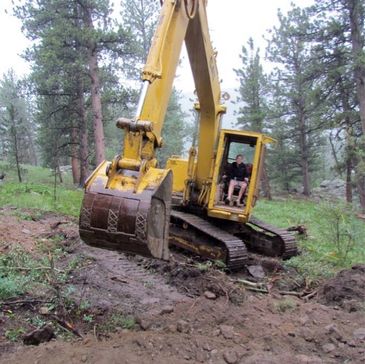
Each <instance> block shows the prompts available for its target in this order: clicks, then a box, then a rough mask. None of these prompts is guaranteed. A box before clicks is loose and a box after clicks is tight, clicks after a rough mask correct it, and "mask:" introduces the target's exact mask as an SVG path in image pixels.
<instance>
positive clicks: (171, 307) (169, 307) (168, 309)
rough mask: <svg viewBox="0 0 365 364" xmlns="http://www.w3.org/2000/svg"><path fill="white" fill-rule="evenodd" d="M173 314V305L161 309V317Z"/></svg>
mask: <svg viewBox="0 0 365 364" xmlns="http://www.w3.org/2000/svg"><path fill="white" fill-rule="evenodd" d="M172 312H174V306H171V305H168V306H163V307H162V308H161V311H160V315H165V314H168V313H172Z"/></svg>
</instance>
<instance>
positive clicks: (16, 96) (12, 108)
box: [0, 70, 36, 182]
mask: <svg viewBox="0 0 365 364" xmlns="http://www.w3.org/2000/svg"><path fill="white" fill-rule="evenodd" d="M33 129H34V124H33V122H32V116H31V115H30V113H29V106H28V104H27V99H26V97H25V95H24V84H23V83H22V82H21V81H20V80H17V78H16V76H15V73H14V71H13V70H10V71H9V72H8V73H7V74H5V75H4V77H3V79H2V80H1V81H0V138H1V140H2V149H3V150H2V153H3V155H4V156H6V157H7V160H8V161H9V162H10V163H15V166H16V170H17V173H18V180H19V182H22V168H21V163H33V164H34V162H35V159H36V156H35V150H34V142H33V139H32V131H33Z"/></svg>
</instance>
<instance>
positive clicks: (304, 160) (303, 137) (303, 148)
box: [299, 112, 310, 196]
mask: <svg viewBox="0 0 365 364" xmlns="http://www.w3.org/2000/svg"><path fill="white" fill-rule="evenodd" d="M299 146H300V159H301V160H300V163H301V169H302V181H303V182H302V183H303V195H304V196H309V195H310V182H309V162H308V146H307V134H306V130H305V117H304V113H303V112H300V114H299Z"/></svg>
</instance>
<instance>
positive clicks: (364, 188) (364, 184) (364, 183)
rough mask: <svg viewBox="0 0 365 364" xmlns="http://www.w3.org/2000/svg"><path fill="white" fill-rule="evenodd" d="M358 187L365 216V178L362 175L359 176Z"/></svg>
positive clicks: (357, 179)
mask: <svg viewBox="0 0 365 364" xmlns="http://www.w3.org/2000/svg"><path fill="white" fill-rule="evenodd" d="M356 187H357V192H358V193H359V199H360V206H361V211H362V213H364V214H365V177H364V175H363V174H361V173H359V174H358V175H357V178H356Z"/></svg>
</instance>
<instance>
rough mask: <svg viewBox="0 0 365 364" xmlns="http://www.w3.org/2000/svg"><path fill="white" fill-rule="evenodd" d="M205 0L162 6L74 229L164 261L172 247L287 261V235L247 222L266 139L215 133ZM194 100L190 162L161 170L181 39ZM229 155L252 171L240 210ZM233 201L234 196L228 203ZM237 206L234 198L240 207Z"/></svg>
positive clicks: (215, 92) (217, 106)
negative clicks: (136, 95) (130, 101)
mask: <svg viewBox="0 0 365 364" xmlns="http://www.w3.org/2000/svg"><path fill="white" fill-rule="evenodd" d="M206 5H207V0H165V1H164V2H163V4H162V8H161V14H160V18H159V22H158V25H157V29H156V32H155V34H154V37H153V40H152V44H151V48H150V52H149V55H148V58H147V62H146V65H145V67H144V69H143V72H142V81H143V85H142V91H141V94H140V99H139V102H138V106H137V110H136V114H135V117H134V118H133V119H126V118H120V119H118V120H117V123H116V126H117V127H118V128H120V129H123V130H124V141H123V150H122V153H121V154H120V155H117V156H116V157H115V158H114V159H113V160H112V161H111V162H109V161H104V162H102V163H101V164H100V165H99V166H98V167H97V168H96V169H95V171H94V172H93V173H92V174H91V176H90V177H89V178H88V180H87V181H86V183H85V195H84V199H83V203H82V207H81V212H80V221H79V231H80V236H81V238H82V240H83V241H84V242H85V243H87V244H89V245H92V246H96V247H101V248H106V249H113V250H119V251H123V252H131V253H135V254H140V255H144V256H149V257H151V256H152V257H155V258H159V259H165V260H167V259H169V245H170V244H172V245H176V246H178V247H180V248H183V249H186V250H188V251H191V252H193V253H195V254H198V255H200V256H202V257H205V258H207V259H213V260H221V261H223V262H225V264H226V265H227V267H228V268H229V269H231V270H234V269H240V268H242V267H243V266H244V265H245V263H246V261H247V249H246V248H248V249H250V250H253V251H256V252H259V253H261V254H265V255H269V256H281V257H283V258H288V257H291V256H293V255H295V254H296V253H297V247H296V241H295V238H294V236H293V235H292V233H289V232H287V231H286V230H284V229H278V228H275V227H273V226H270V225H268V224H265V223H263V222H261V221H259V220H257V219H255V218H253V217H252V216H251V213H252V209H253V207H254V205H255V202H256V200H257V197H258V186H259V182H260V173H261V170H262V167H263V161H264V152H265V145H266V144H268V143H271V142H273V139H272V138H270V137H269V136H267V135H264V134H261V133H256V132H251V131H240V130H228V129H222V128H221V123H222V117H223V115H224V114H225V112H226V107H225V106H224V105H223V103H222V102H221V99H222V95H221V90H220V81H219V77H218V71H217V65H216V53H215V52H214V50H213V47H212V44H211V41H210V37H209V32H208V23H207V15H206ZM184 41H185V44H186V48H187V52H188V57H189V61H190V65H191V69H192V73H193V78H194V82H195V88H196V93H197V97H198V100H199V102H197V103H196V104H195V105H194V106H195V110H196V112H197V113H198V126H199V131H198V138H197V139H198V141H197V147H196V146H194V145H193V146H192V147H191V148H190V151H189V157H188V159H182V158H179V157H175V156H172V157H171V158H170V159H169V160H168V161H167V164H166V166H165V168H159V166H158V162H157V159H156V151H157V149H158V148H160V147H162V146H163V144H164V143H169V141H168V140H166V141H164V140H162V137H161V131H162V128H163V124H164V119H165V115H166V109H167V106H168V102H169V98H170V94H171V90H172V86H173V80H174V76H175V72H176V69H177V66H178V62H179V56H180V52H181V48H182V45H183V42H184ZM236 154H243V155H244V156H245V159H246V164H247V165H246V166H247V167H248V166H249V167H250V168H247V169H250V175H249V180H248V187H247V190H246V194H245V196H244V203H243V204H241V203H238V205H237V206H232V204H229V205H227V204H226V203H225V202H226V197H227V180H226V179H227V177H226V176H227V168H228V167H229V166H230V164H231V163H232V162H233V161H234V160H235V157H236ZM234 199H236V200H237V196H236V195H233V197H232V200H234ZM237 202H239V201H237Z"/></svg>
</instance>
